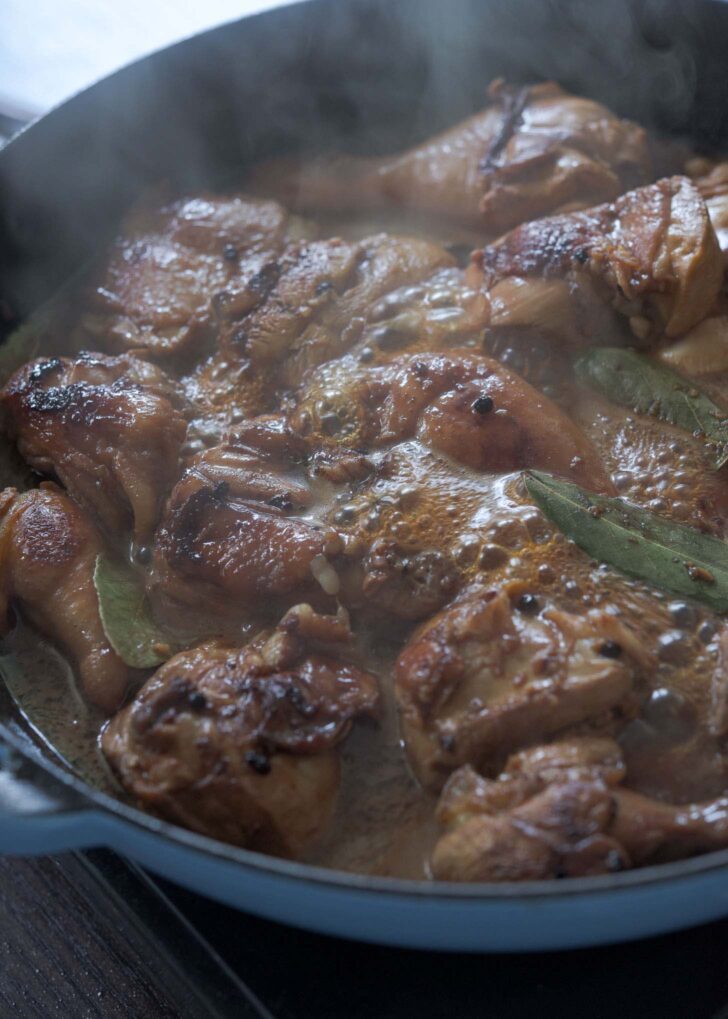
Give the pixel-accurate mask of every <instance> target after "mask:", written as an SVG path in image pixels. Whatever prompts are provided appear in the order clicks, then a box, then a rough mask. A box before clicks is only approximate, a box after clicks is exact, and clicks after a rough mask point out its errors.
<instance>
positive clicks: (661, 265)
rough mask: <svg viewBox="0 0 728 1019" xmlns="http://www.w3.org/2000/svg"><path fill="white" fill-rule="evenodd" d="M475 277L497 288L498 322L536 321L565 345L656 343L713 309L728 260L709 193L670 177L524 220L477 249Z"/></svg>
mask: <svg viewBox="0 0 728 1019" xmlns="http://www.w3.org/2000/svg"><path fill="white" fill-rule="evenodd" d="M467 279H468V282H469V283H470V285H471V286H473V287H477V286H480V287H482V288H484V289H485V291H486V293H487V294H488V298H489V300H490V303H491V309H492V311H491V323H490V324H491V327H493V328H514V327H516V328H521V329H522V328H527V327H529V326H533V327H535V328H537V329H540V330H542V331H543V332H546V333H550V334H551V337H552V340H553V341H555V342H556V343H558V344H559V345H563V344H567V345H574V346H577V345H579V344H582V343H584V342H592V343H593V342H599V343H605V342H607V343H609V342H619V341H620V338H623V337H627V336H630V338H631V342H633V343H634V341H635V339H637V340H638V341H639V342H640V343H641V344H648V343H654V342H659V341H660V340H662V339H663V337H664V338H667V339H672V338H674V337H677V336H679V335H680V334H681V333H684V332H686V331H687V330H688V329H690V328H691V327H692V326H694V325H696V324H697V323H698V322H700V321H701V320H702V319H703V318H705V317H706V315H707V314H708V313H709V311H710V309H711V307H712V305H713V302H714V301H715V299H716V297H717V296H718V292H719V290H720V287H721V284H722V280H723V263H722V256H721V252H720V248H719V246H718V241H717V240H716V237H715V232H714V230H713V227H712V226H711V222H710V218H709V216H708V212H707V209H706V207H705V202H704V201H703V199H702V197H701V195H700V193H699V192H698V190H697V189H696V187H695V185H694V184H692V183H691V182H690V181H689V180H688V179H687V178H686V177H670V178H667V179H665V180H661V181H658V182H657V183H656V184H650V185H649V186H648V187H644V188H640V189H639V190H638V191H631V192H628V193H627V194H625V195H622V196H621V197H620V198H618V199H617V200H616V201H615V202H613V203H610V204H608V205H602V206H598V207H597V208H594V209H589V210H587V211H584V212H573V213H569V214H564V215H561V216H554V217H552V218H550V219H543V220H539V221H536V222H533V223H527V224H525V225H524V226H521V227H518V228H517V229H515V230H513V231H512V232H511V233H509V234H507V235H506V236H505V237H503V238H501V240H499V241H497V242H496V243H494V244H492V245H490V246H488V247H486V248H484V249H483V250H482V251H480V252H477V253H476V254H475V255H474V256H473V263H472V265H471V266H470V268H469V270H468V274H467ZM532 287H535V289H533V290H532ZM628 326H629V331H631V333H630V332H629V331H628V330H627V327H628Z"/></svg>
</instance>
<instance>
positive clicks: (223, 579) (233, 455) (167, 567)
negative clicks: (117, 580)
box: [151, 417, 340, 619]
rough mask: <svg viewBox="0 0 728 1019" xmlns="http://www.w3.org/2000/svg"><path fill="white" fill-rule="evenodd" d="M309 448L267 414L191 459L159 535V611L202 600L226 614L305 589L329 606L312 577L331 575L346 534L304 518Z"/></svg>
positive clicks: (282, 601)
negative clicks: (330, 557) (330, 556)
mask: <svg viewBox="0 0 728 1019" xmlns="http://www.w3.org/2000/svg"><path fill="white" fill-rule="evenodd" d="M306 453H307V447H306V445H305V443H304V442H303V441H302V440H301V439H300V438H299V437H297V436H296V435H295V434H294V433H293V432H292V431H291V429H290V428H288V426H287V425H286V423H285V421H284V420H283V419H281V418H278V417H270V418H260V419H257V420H255V421H252V422H250V423H248V424H247V425H246V426H241V428H240V429H239V430H238V432H237V433H236V434H235V435H234V436H230V437H229V439H228V440H227V441H226V442H224V443H222V444H221V445H219V446H215V447H214V448H212V449H210V450H207V451H205V452H204V453H201V454H199V455H198V456H197V457H196V458H195V459H194V461H193V462H192V464H191V466H190V467H189V468H188V470H187V471H186V472H185V473H184V475H183V476H182V478H181V480H180V481H179V482H178V483H177V485H176V486H175V488H174V490H173V492H172V495H171V497H170V499H169V503H168V506H167V509H166V512H165V515H164V517H163V519H162V522H161V525H160V527H159V530H158V533H157V537H156V542H155V547H154V561H153V574H152V581H151V594H152V597H153V599H154V600H155V602H156V603H158V604H159V607H160V611H161V612H163V613H164V614H167V613H171V614H172V617H173V616H174V612H175V608H174V606H175V605H179V604H183V605H185V604H187V605H192V606H195V605H197V606H200V603H201V602H202V604H203V608H204V612H205V613H210V612H212V614H213V616H214V617H215V618H216V619H220V618H225V617H229V616H230V615H231V614H232V615H233V616H234V617H238V616H240V615H241V614H242V615H250V614H251V613H255V612H257V611H261V610H263V611H269V612H270V611H271V609H274V608H275V607H276V606H278V608H279V609H281V608H284V607H285V606H286V604H288V605H290V604H291V603H292V601H293V600H295V599H297V598H300V597H301V596H304V597H307V598H312V599H314V600H315V601H317V602H318V603H320V602H321V600H322V599H325V600H327V604H331V602H330V600H328V596H329V595H331V594H334V593H335V591H331V590H330V591H329V592H328V595H327V594H326V593H325V591H324V589H323V588H322V587H321V585H320V584H319V582H318V581H317V580H316V574H317V572H319V571H321V570H323V571H324V574H325V573H326V570H327V559H326V556H327V555H328V554H333V553H335V552H337V551H339V549H340V541H339V539H338V536H337V535H336V534H335V533H334V532H330V531H327V530H326V529H324V528H323V527H322V526H321V525H320V524H319V525H316V524H315V523H313V522H312V521H311V520H309V519H305V518H304V514H305V512H306V511H307V510H308V509H309V507H310V504H311V501H312V493H311V489H310V486H309V485H308V483H307V479H306V476H305V474H304V472H303V469H302V467H301V462H302V460H303V459H304V457H305V455H306ZM328 569H330V567H328ZM319 575H320V573H319ZM165 605H166V606H167V607H166V608H165Z"/></svg>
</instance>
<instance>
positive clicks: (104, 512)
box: [0, 353, 187, 542]
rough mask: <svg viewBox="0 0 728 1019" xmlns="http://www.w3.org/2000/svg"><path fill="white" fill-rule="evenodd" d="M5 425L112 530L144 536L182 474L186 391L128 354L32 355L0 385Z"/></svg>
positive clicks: (38, 464) (38, 466)
mask: <svg viewBox="0 0 728 1019" xmlns="http://www.w3.org/2000/svg"><path fill="white" fill-rule="evenodd" d="M0 412H1V413H2V421H3V425H4V428H5V431H6V432H7V433H8V434H9V435H10V437H11V438H12V439H14V440H16V441H17V444H18V449H19V451H20V453H21V455H22V456H23V457H24V458H25V459H26V460H27V461H28V463H29V464H30V465H31V466H32V467H33V468H34V469H35V470H37V471H40V472H41V473H43V474H50V475H53V476H54V477H56V478H57V479H58V480H59V481H61V482H62V483H63V485H65V487H66V488H67V489H68V491H69V492H70V493H71V494H72V495H73V496H74V498H75V499H77V500H78V501H79V502H80V503H81V504H82V505H84V506H85V507H86V508H87V509H89V510H90V511H91V512H92V513H93V515H94V517H95V519H96V521H97V522H98V523H99V524H100V525H101V527H102V528H103V529H104V530H105V531H106V532H108V533H109V534H111V535H113V536H114V537H115V538H119V537H123V536H124V535H126V534H127V533H128V532H129V531H130V530H133V531H134V534H135V537H136V539H137V541H138V542H144V541H146V540H148V539H149V538H150V537H151V535H152V532H153V531H154V528H155V526H156V524H157V519H158V516H159V511H160V509H161V505H162V502H163V500H164V499H165V498H166V496H167V495H168V494H169V490H170V489H171V487H172V485H173V483H174V481H175V479H176V478H177V476H178V463H179V457H180V449H181V447H182V443H183V441H184V438H185V433H186V431H187V422H186V419H185V414H186V408H185V402H184V399H183V398H182V397H181V396H180V395H179V393H178V391H177V386H176V385H175V383H174V382H173V381H172V380H171V379H170V378H168V377H167V376H166V375H165V374H164V372H162V371H161V370H160V369H159V368H157V367H156V366H155V365H151V364H147V363H146V362H145V361H142V360H140V359H139V358H137V357H134V356H133V355H131V354H122V355H120V356H119V357H108V356H105V355H103V354H88V353H84V354H81V355H80V356H78V357H77V358H75V359H73V360H72V359H70V358H58V357H54V358H49V359H42V358H41V359H38V360H37V361H31V362H30V363H28V364H26V365H25V366H24V367H23V368H21V369H20V370H19V371H17V372H16V373H15V375H13V376H12V378H11V379H10V380H9V381H8V383H7V384H6V385H5V387H4V388H3V389H2V391H0Z"/></svg>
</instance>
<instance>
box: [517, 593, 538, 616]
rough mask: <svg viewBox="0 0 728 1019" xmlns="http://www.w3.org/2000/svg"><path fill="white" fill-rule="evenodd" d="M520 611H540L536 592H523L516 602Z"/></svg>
mask: <svg viewBox="0 0 728 1019" xmlns="http://www.w3.org/2000/svg"><path fill="white" fill-rule="evenodd" d="M516 608H517V609H518V611H519V612H529V613H532V612H538V598H537V597H536V595H535V594H522V595H521V597H520V598H519V599H518V601H517V602H516Z"/></svg>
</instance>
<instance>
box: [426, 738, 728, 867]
mask: <svg viewBox="0 0 728 1019" xmlns="http://www.w3.org/2000/svg"><path fill="white" fill-rule="evenodd" d="M624 777H625V768H624V762H623V761H622V757H621V752H620V748H619V746H618V745H617V744H616V743H615V742H613V741H612V740H610V739H599V738H594V737H582V738H578V737H577V738H573V739H569V740H563V741H562V742H557V743H552V744H549V745H547V746H538V747H533V748H531V749H529V750H525V751H523V752H521V753H520V754H515V755H514V756H512V757H511V758H509V760H508V761H507V763H506V766H505V768H504V770H503V771H502V772H501V774H500V775H499V776H498V777H497V778H496V779H485V778H482V777H481V776H479V775H478V774H476V772H475V771H474V770H473V769H472V768H471V767H470V766H465V767H463V768H461V769H460V770H459V771H456V772H455V773H454V774H453V775H452V776H451V778H450V779H449V781H448V783H447V785H446V787H445V789H444V790H443V793H442V797H441V799H440V802H439V805H438V808H437V816H438V820H439V822H440V824H441V825H443V826H444V827H445V834H444V835H443V836H442V837H441V838H440V840H439V841H438V843H437V845H436V846H435V849H434V852H433V855H432V861H431V867H432V873H433V876H434V877H436V878H439V879H441V880H446V881H525V880H538V879H541V880H543V879H546V878H563V877H584V876H588V875H594V874H608V873H613V872H614V871H619V870H623V869H624V868H625V867H631V866H638V865H640V864H645V863H650V862H660V861H664V860H670V859H679V858H680V857H682V856H687V855H690V854H691V853H698V852H706V851H707V850H710V849H720V848H725V847H726V846H728V799H726V798H725V797H722V798H719V799H717V800H712V801H709V802H705V803H697V804H685V805H681V806H674V805H672V804H667V803H661V802H660V801H658V800H652V799H650V798H649V797H647V796H642V795H640V794H639V793H634V792H631V791H629V790H627V789H624V788H622V787H621V786H620V784H619V783H620V782H621V781H622V780H623V779H624Z"/></svg>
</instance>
